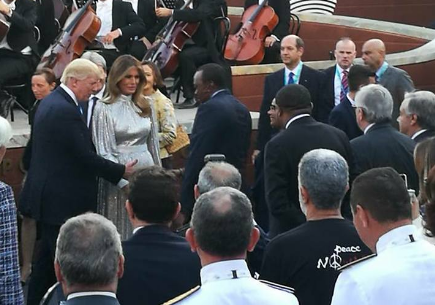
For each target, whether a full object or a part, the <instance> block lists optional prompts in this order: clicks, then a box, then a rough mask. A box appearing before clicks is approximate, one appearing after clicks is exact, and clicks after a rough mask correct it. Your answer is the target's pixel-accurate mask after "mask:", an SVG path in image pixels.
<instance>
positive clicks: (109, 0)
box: [97, 0, 113, 7]
mask: <svg viewBox="0 0 435 305" xmlns="http://www.w3.org/2000/svg"><path fill="white" fill-rule="evenodd" d="M112 4H113V0H104V1H97V7H106V6H107V7H112Z"/></svg>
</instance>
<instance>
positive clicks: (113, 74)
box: [105, 55, 151, 117]
mask: <svg viewBox="0 0 435 305" xmlns="http://www.w3.org/2000/svg"><path fill="white" fill-rule="evenodd" d="M132 67H135V68H136V69H137V72H138V73H139V84H138V85H137V88H136V92H135V93H133V97H132V100H133V103H134V104H135V105H136V106H137V107H139V109H140V110H141V111H142V112H141V114H140V116H142V117H145V116H149V115H150V113H151V108H150V104H149V102H148V100H147V98H146V97H145V96H143V95H142V91H143V87H144V86H145V84H146V78H145V73H144V72H143V69H142V67H141V64H140V62H139V61H138V60H137V59H136V58H134V57H133V56H131V55H122V56H120V57H118V58H117V59H116V60H115V62H114V63H113V65H112V68H111V69H110V72H109V77H108V79H107V94H106V98H105V102H106V103H108V104H110V103H114V102H115V101H116V100H117V99H118V97H119V96H120V95H121V90H120V89H119V86H118V84H119V82H120V81H121V80H122V79H123V78H124V77H125V76H126V75H127V73H128V71H129V70H130V69H131V68H132Z"/></svg>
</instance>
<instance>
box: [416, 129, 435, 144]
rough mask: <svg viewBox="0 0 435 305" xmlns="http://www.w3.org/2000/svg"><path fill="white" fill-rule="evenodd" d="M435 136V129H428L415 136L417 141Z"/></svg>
mask: <svg viewBox="0 0 435 305" xmlns="http://www.w3.org/2000/svg"><path fill="white" fill-rule="evenodd" d="M432 137H435V130H432V129H428V130H426V131H424V132H422V133H420V134H419V135H418V136H416V137H415V138H414V141H415V143H420V142H423V141H424V140H426V139H429V138H432Z"/></svg>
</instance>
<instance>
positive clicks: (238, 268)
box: [201, 259, 251, 285]
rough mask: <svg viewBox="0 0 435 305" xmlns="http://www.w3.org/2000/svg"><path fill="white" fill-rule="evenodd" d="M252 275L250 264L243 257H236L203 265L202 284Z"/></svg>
mask: <svg viewBox="0 0 435 305" xmlns="http://www.w3.org/2000/svg"><path fill="white" fill-rule="evenodd" d="M242 277H251V273H250V272H249V269H248V265H247V264H246V262H245V260H243V259H234V260H226V261H220V262H216V263H212V264H209V265H206V266H204V267H202V269H201V284H202V285H204V284H206V283H208V282H214V281H219V280H228V279H237V278H242Z"/></svg>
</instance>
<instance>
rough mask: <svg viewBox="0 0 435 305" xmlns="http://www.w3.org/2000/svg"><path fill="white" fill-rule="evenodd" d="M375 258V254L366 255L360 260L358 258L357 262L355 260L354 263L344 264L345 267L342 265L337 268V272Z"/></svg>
mask: <svg viewBox="0 0 435 305" xmlns="http://www.w3.org/2000/svg"><path fill="white" fill-rule="evenodd" d="M375 256H376V254H374V253H373V254H370V255H367V256H364V257H362V258H360V259H357V260H355V261H353V262H350V263H349V264H346V265H343V266H341V267H339V268H337V270H338V271H342V270H344V269H346V268H349V267H351V266H354V265H356V264H359V263H361V262H364V261H366V260H368V259H370V258H373V257H375Z"/></svg>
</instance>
